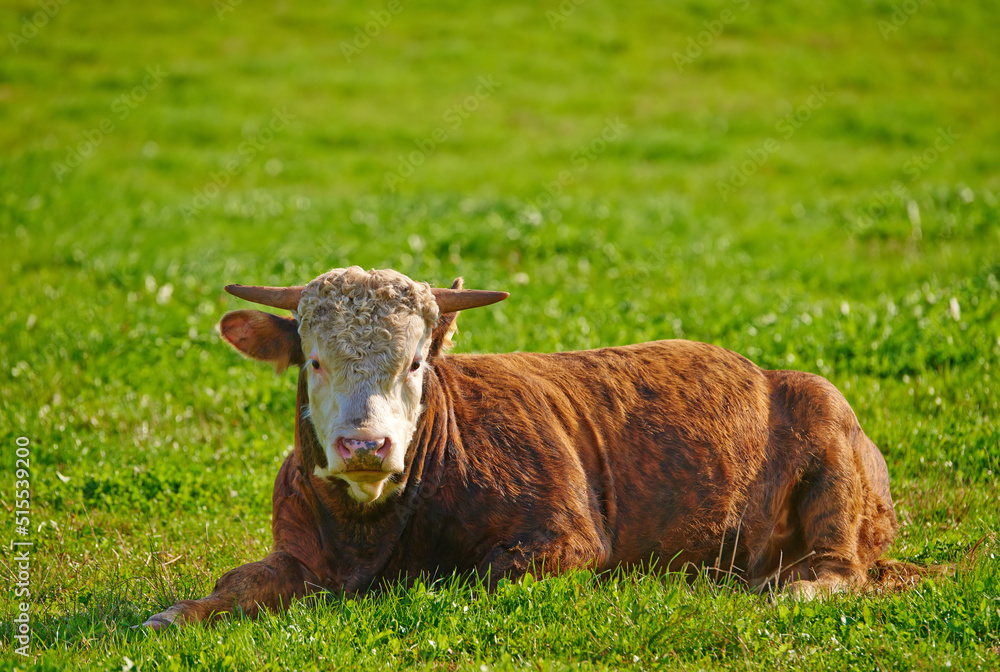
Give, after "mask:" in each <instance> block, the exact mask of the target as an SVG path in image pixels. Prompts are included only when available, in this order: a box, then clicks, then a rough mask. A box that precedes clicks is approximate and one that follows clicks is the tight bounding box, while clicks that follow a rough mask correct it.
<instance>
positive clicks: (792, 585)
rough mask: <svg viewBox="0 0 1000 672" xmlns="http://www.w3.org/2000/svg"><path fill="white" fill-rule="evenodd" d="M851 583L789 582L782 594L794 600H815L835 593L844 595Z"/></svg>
mask: <svg viewBox="0 0 1000 672" xmlns="http://www.w3.org/2000/svg"><path fill="white" fill-rule="evenodd" d="M850 589H851V582H850V581H847V580H845V579H840V578H836V579H834V578H826V579H824V578H819V579H816V580H814V581H804V580H803V581H791V582H789V583H788V584H787V585H785V588H784V591H783V592H784V594H785V595H788V596H789V597H791V598H792V599H795V600H815V599H816V598H821V597H829V596H831V595H833V594H835V593H846V592H847V591H848V590H850Z"/></svg>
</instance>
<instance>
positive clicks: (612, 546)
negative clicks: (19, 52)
mask: <svg viewBox="0 0 1000 672" xmlns="http://www.w3.org/2000/svg"><path fill="white" fill-rule="evenodd" d="M226 289H227V291H229V292H230V293H232V294H234V295H235V296H238V297H241V298H244V299H248V300H250V301H253V302H256V303H258V304H264V305H269V306H272V307H275V308H281V309H287V310H291V311H292V315H291V316H288V317H284V316H278V315H274V314H271V313H266V312H261V311H257V310H238V311H235V312H230V313H227V314H226V315H225V316H224V317H223V318H222V320H221V322H220V332H221V335H222V337H223V338H224V339H225V340H226V341H227V342H229V343H230V344H232V345H233V346H234V347H235V348H236V349H237V350H239V351H240V352H241V353H243V354H244V355H247V356H249V357H252V358H254V359H257V360H262V361H267V362H271V363H273V364H274V365H275V367H276V368H277V370H279V371H281V370H284V369H285V368H287V367H289V366H295V367H298V369H299V372H298V390H297V397H296V416H295V445H294V448H293V450H292V451H291V453H290V454H289V455H288V456H287V458H286V459H285V461H284V464H283V465H282V467H281V469H280V471H279V472H278V476H277V479H276V481H275V485H274V492H273V514H272V533H273V552H272V553H271V554H270V555H268V556H267V557H265V558H264V559H263V560H260V561H258V562H252V563H249V564H246V565H243V566H241V567H237V568H236V569H233V570H231V571H229V572H228V573H226V574H224V575H223V576H222V578H220V579H219V580H218V582H217V583H216V584H215V588H214V590H213V591H212V593H211V594H210V595H209V596H207V597H205V598H203V599H199V600H183V601H180V602H178V603H177V604H175V605H174V606H172V607H170V608H168V609H167V610H166V611H164V612H162V613H159V614H156V615H154V616H152V617H151V618H150V619H149V620H147V621H146V623H145V625H146V626H148V627H151V628H161V627H166V626H168V625H170V624H182V623H193V622H197V621H204V620H211V619H214V618H217V617H220V616H223V615H226V614H233V613H242V614H245V615H247V616H249V617H253V616H255V615H257V614H258V613H260V611H261V610H263V609H268V610H281V609H283V608H287V606H288V605H289V604H290V603H291V601H292V600H294V599H298V598H303V597H305V596H307V595H310V594H312V593H316V592H318V591H329V592H332V593H334V594H340V595H346V596H351V595H357V594H359V593H362V592H364V591H368V590H371V589H376V588H378V587H379V586H383V585H385V584H387V583H391V582H395V581H400V580H403V581H405V580H408V579H413V578H415V577H430V578H433V577H439V576H442V575H445V574H450V573H453V572H458V573H465V574H468V575H478V576H480V577H482V578H483V580H484V581H486V582H487V583H488V585H490V586H492V585H495V584H496V582H497V581H499V580H500V579H502V578H508V579H511V580H516V579H517V578H518V577H520V576H522V575H524V574H525V573H527V572H538V573H543V574H550V573H555V572H565V571H567V570H571V569H574V568H588V569H591V570H593V571H595V572H604V571H606V570H610V569H613V568H619V567H624V568H633V567H634V568H642V569H648V570H651V571H661V572H663V571H685V572H688V573H689V574H692V575H693V574H694V573H697V572H701V571H709V572H710V573H714V574H713V575H728V576H734V577H736V578H737V579H738V580H739V581H740V582H743V583H745V584H746V585H747V586H748V587H750V588H753V589H756V590H781V591H784V592H787V593H790V594H793V595H798V596H802V597H806V598H808V597H814V596H816V595H820V594H823V593H827V592H831V591H840V590H848V589H851V588H856V587H861V586H864V585H865V584H866V583H867V582H868V580H869V574H870V573H872V572H875V573H878V572H879V570H880V569H881V570H884V569H885V568H886V567H890V566H891V564H890V563H889V561H885V560H884V559H882V555H883V553H884V551H885V550H886V548H887V547H888V546H889V544H890V543H891V542H892V540H893V538H894V535H895V533H896V531H897V528H898V524H897V521H896V515H895V511H894V509H893V501H892V497H891V495H890V492H889V474H888V471H887V468H886V462H885V459H884V458H883V456H882V454H881V453H880V452H879V450H878V448H877V447H876V446H875V444H874V443H872V441H871V440H869V438H868V437H867V436H866V435H865V433H864V432H863V431H862V429H861V427H860V425H859V423H858V419H857V417H856V416H855V414H854V412H853V411H852V410H851V407H850V405H849V404H848V403H847V401H846V400H845V399H844V397H843V395H841V393H840V392H839V391H838V390H837V389H836V388H835V387H834V386H833V385H832V384H831V383H830V382H828V381H827V380H825V379H824V378H821V377H819V376H817V375H813V374H810V373H801V372H796V371H766V370H762V369H760V368H759V367H757V366H756V365H754V364H753V363H751V362H750V361H749V360H747V359H745V358H744V357H742V356H740V355H738V354H736V353H733V352H731V351H729V350H726V349H724V348H721V347H717V346H713V345H708V344H705V343H697V342H691V341H686V340H664V341H657V342H652V343H642V344H638V345H629V346H624V347H608V348H601V349H597V350H588V351H583V352H559V353H551V354H540V353H510V354H448V353H447V350H448V347H449V346H450V335H451V333H452V331H453V330H454V326H455V321H456V318H457V315H458V312H459V311H461V310H466V309H471V308H475V307H480V306H485V305H489V304H491V303H494V302H497V301H500V300H502V299H504V298H506V297H507V296H508V295H507V293H505V292H487V291H476V290H465V289H462V288H461V279H459V280H457V281H456V283H455V284H454V285H453V286H452V287H451V288H450V289H437V288H431V287H429V286H428V285H427V284H426V283H420V282H414V281H413V280H411V279H409V278H408V277H406V276H404V275H402V274H400V273H397V272H395V271H391V270H378V271H371V272H365V271H363V270H362V269H361V268H358V267H351V268H343V269H334V270H332V271H330V272H328V273H325V274H323V275H321V276H319V277H318V278H316V279H315V280H313V281H312V282H310V283H309V284H308V285H306V286H299V287H282V288H273V287H245V286H241V285H230V286H228V287H226ZM897 564H899V565H901V564H902V563H897Z"/></svg>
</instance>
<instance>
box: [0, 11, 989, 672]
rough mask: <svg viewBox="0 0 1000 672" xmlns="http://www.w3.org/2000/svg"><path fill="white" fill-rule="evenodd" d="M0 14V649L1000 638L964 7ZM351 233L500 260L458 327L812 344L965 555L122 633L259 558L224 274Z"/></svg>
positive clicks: (384, 252) (750, 651)
mask: <svg viewBox="0 0 1000 672" xmlns="http://www.w3.org/2000/svg"><path fill="white" fill-rule="evenodd" d="M0 5H2V6H3V9H4V12H3V13H2V16H3V19H2V22H0V25H2V27H3V31H2V32H3V34H4V35H5V36H6V37H5V39H4V44H3V45H2V47H0V48H2V49H3V50H4V51H3V57H2V59H0V146H2V147H3V152H2V154H0V250H2V254H0V257H2V258H0V287H2V288H3V291H2V293H0V325H2V338H0V369H2V375H0V399H2V426H0V444H2V446H3V455H4V457H3V465H2V469H0V474H2V478H3V484H2V486H0V503H2V504H3V514H4V516H5V519H4V525H3V526H2V529H3V530H4V532H3V535H2V538H0V547H2V548H3V557H2V563H3V571H4V576H5V578H6V586H5V587H6V590H7V595H8V596H7V597H6V598H5V599H4V600H3V601H2V602H0V642H2V650H0V669H3V670H27V669H37V670H60V671H61V670H70V669H95V670H116V671H117V670H136V669H138V670H183V669H188V668H198V669H207V670H306V669H388V670H396V669H418V668H419V669H441V670H494V669H496V670H506V669H511V670H520V669H524V670H528V669H545V670H548V669H552V670H562V669H578V668H580V669H665V670H699V669H746V668H750V667H753V668H754V669H796V670H799V669H801V670H823V669H836V670H841V669H843V670H846V669H858V670H860V669H880V670H881V669H885V670H888V669H943V668H947V667H950V668H951V669H966V670H974V669H983V670H995V669H997V667H998V665H1000V662H998V661H1000V563H998V560H997V555H998V554H1000V544H998V539H997V532H996V531H997V529H998V525H1000V492H998V490H997V478H998V470H1000V406H998V398H1000V394H998V392H1000V389H998V388H1000V379H998V377H997V376H998V368H997V367H998V361H1000V359H998V355H1000V203H998V195H1000V173H998V172H997V167H998V165H1000V152H998V149H997V148H998V147H1000V115H997V113H996V112H997V109H998V106H1000V51H998V50H997V49H996V48H995V46H994V45H995V36H996V35H997V34H998V32H1000V18H998V15H997V13H996V11H995V8H994V7H993V6H992V3H988V2H985V1H977V2H964V3H945V2H941V3H929V2H922V1H921V0H912V2H890V1H887V0H876V1H872V2H865V3H861V4H860V5H857V6H855V5H851V6H848V5H844V6H841V5H839V4H837V3H825V4H811V3H809V4H806V3H792V2H770V3H766V4H765V3H761V2H753V1H752V0H723V1H719V2H709V3H692V2H682V3H662V4H661V3H630V4H625V5H621V4H616V3H609V2H602V1H601V0H576V1H575V2H573V1H568V0H567V1H566V2H562V3H561V4H560V3H558V2H556V0H551V2H543V3H540V4H537V5H531V4H530V3H518V2H508V1H505V0H501V1H500V2H491V3H478V2H473V3H462V2H422V3H418V2H413V3H411V2H409V1H408V0H393V1H392V2H381V1H380V0H374V1H366V2H362V3H334V4H332V5H326V4H322V5H319V4H317V5H308V6H307V5H304V4H302V3H289V2H285V1H279V2H271V3H264V4H258V3H250V2H240V1H239V0H216V2H214V3H207V2H203V3H187V2H181V3H157V4H154V5H143V4H141V3H139V4H134V3H126V2H121V1H120V0H116V1H114V2H109V3H102V4H101V5H100V6H99V7H97V6H91V5H88V4H86V3H77V2H74V1H72V0H69V1H65V2H64V1H62V0H58V1H57V0H52V1H51V2H28V1H22V0H18V1H16V2H12V1H10V0H0ZM350 264H358V265H361V266H363V267H365V268H394V269H396V270H399V271H400V272H402V273H405V274H407V275H409V276H410V277H412V278H414V279H417V280H426V281H428V282H430V283H431V284H432V285H437V286H447V285H448V283H450V281H451V280H452V278H454V277H455V276H458V275H462V276H464V277H465V284H466V287H470V288H482V289H502V290H507V291H510V292H511V297H510V298H509V299H508V300H506V301H504V302H503V303H500V304H497V305H495V306H490V307H488V308H482V309H478V310H475V311H470V312H469V313H468V314H465V315H462V316H461V317H460V318H459V321H458V327H459V332H458V335H457V337H456V351H459V352H507V351H515V350H533V351H556V350H569V349H584V348H592V347H599V346H606V345H622V344H627V343H635V342H640V341H645V340H653V339H659V338H688V339H693V340H700V341H706V342H709V343H714V344H717V345H721V346H724V347H726V348H729V349H731V350H734V351H736V352H738V353H741V354H743V355H745V356H747V357H749V358H750V359H751V360H753V361H755V362H756V363H757V364H759V365H761V366H764V367H766V368H773V369H777V368H793V369H800V370H803V371H811V372H815V373H818V374H821V375H823V376H826V377H827V378H829V379H830V380H831V381H832V382H833V383H834V384H835V385H837V386H838V387H839V388H840V390H841V391H842V392H843V393H844V395H845V396H846V398H847V399H848V401H849V402H850V403H851V405H852V406H853V407H854V409H855V411H856V413H857V415H858V418H859V420H860V422H861V425H862V427H863V428H864V429H865V431H866V432H867V434H868V435H869V436H870V437H871V438H872V440H873V441H874V442H875V443H876V444H877V445H878V446H879V447H880V449H881V450H882V452H883V454H884V455H885V457H886V460H887V462H888V466H889V472H890V475H891V478H892V484H893V485H892V489H893V495H894V497H895V501H896V509H897V513H898V515H899V518H900V521H901V523H902V529H901V530H900V533H899V535H898V538H897V541H896V543H895V544H894V546H893V547H892V548H891V549H890V552H889V555H890V556H891V557H893V558H896V559H899V560H906V561H910V562H917V563H932V564H933V563H947V564H951V565H954V566H955V567H956V571H955V572H954V574H953V575H951V576H949V577H947V578H941V579H934V580H928V581H925V582H924V583H922V584H921V585H919V586H918V587H916V588H915V589H913V590H911V591H908V592H905V593H901V594H893V595H869V596H859V595H847V596H835V597H831V598H828V599H823V600H819V601H815V602H809V603H798V602H793V601H789V600H784V599H781V598H778V599H777V600H769V599H767V598H766V597H760V596H755V595H752V594H749V593H747V592H746V591H743V590H742V589H740V587H739V586H738V585H725V584H723V585H720V584H716V583H712V582H709V581H707V580H698V581H696V582H695V583H694V584H693V585H688V584H687V583H686V582H685V581H684V580H683V579H681V578H680V577H675V576H658V577H654V576H646V575H641V574H629V573H624V574H622V575H618V576H613V577H595V576H593V575H591V574H588V573H585V572H577V573H573V574H569V575H566V576H562V577H559V578H553V579H544V580H532V579H527V580H524V581H522V582H519V583H516V584H512V583H506V584H504V585H501V587H500V589H499V590H497V591H496V592H494V593H491V594H484V593H483V591H481V590H478V589H477V587H476V586H475V585H469V584H467V583H462V582H460V581H457V580H454V581H445V582H443V583H438V584H433V585H424V584H418V585H416V586H414V587H412V588H409V589H398V590H396V591H390V592H387V593H384V594H381V595H377V596H370V597H365V598H363V599H358V600H345V599H340V598H335V597H330V598H329V599H324V600H318V601H313V602H310V603H299V604H296V605H295V606H294V607H293V608H292V609H291V610H290V611H289V612H288V613H286V614H281V615H275V616H273V617H269V618H267V619H264V620H261V621H257V622H241V621H234V622H226V623H222V624H220V625H218V626H216V627H211V628H209V627H201V628H191V629H185V630H181V631H176V632H166V633H149V632H144V631H141V630H133V629H131V626H133V625H136V624H138V623H141V622H142V621H143V620H144V619H145V618H147V617H148V616H149V615H150V614H152V613H155V612H157V611H160V610H161V609H162V608H164V607H166V606H168V605H169V604H172V603H173V602H174V601H175V600H177V599H182V598H195V597H201V596H204V595H206V594H207V593H208V592H209V590H210V589H211V586H212V584H213V582H214V581H215V579H216V578H218V577H219V576H220V575H221V574H222V573H223V572H224V571H226V570H228V569H230V568H232V567H234V566H236V565H238V564H241V563H245V562H248V561H252V560H256V559H259V558H261V557H263V556H264V555H265V554H266V553H267V551H268V549H269V543H270V502H271V499H270V497H271V486H272V484H273V479H274V476H275V474H276V473H277V469H278V467H279V465H280V463H281V461H282V459H283V458H284V456H285V454H286V453H287V451H288V450H289V448H290V446H291V444H292V431H293V426H292V421H293V414H294V408H293V407H294V386H295V382H294V378H293V377H292V376H293V374H292V373H286V374H284V375H282V376H275V374H274V373H273V371H272V370H271V369H270V368H269V367H267V366H265V365H261V364H256V363H253V362H250V361H246V360H243V359H241V358H240V357H239V355H238V354H236V353H235V352H234V351H233V350H232V349H231V348H229V347H228V346H226V345H225V344H224V343H222V342H221V340H220V338H219V336H218V334H217V332H216V327H215V325H216V323H217V322H218V320H219V318H220V317H221V316H222V315H223V313H224V312H225V311H226V310H230V309H234V308H237V307H246V305H245V304H241V302H238V301H237V300H235V299H233V298H232V297H230V296H228V295H227V294H225V293H224V292H223V290H222V287H223V285H225V284H227V283H233V282H239V283H247V284H257V283H259V284H273V285H281V284H295V283H301V282H305V281H307V280H309V279H311V278H313V277H315V276H316V275H318V274H319V273H321V272H323V271H326V270H328V269H329V268H332V267H336V266H344V265H350ZM21 437H23V439H22V438H21ZM24 439H26V441H25V440H24ZM22 443H27V445H25V446H23V448H24V449H25V451H24V452H26V453H27V454H28V455H29V457H27V458H25V459H27V460H30V467H29V468H28V469H27V470H26V471H27V472H28V473H26V474H24V475H19V474H18V465H17V464H16V459H17V448H18V446H19V445H20V444H22ZM17 481H28V483H27V486H26V487H24V486H22V485H17V486H15V484H16V483H17ZM25 489H27V490H29V491H30V507H29V509H28V514H27V516H24V515H23V514H18V513H17V511H18V510H19V508H20V506H21V505H20V504H18V501H19V500H21V499H22V498H21V497H20V496H16V492H17V491H22V490H25ZM23 517H27V518H28V521H27V524H23V525H22V524H21V523H20V522H18V519H19V518H23ZM19 528H24V529H23V530H19ZM22 532H23V534H22ZM15 541H19V542H23V541H30V542H31V543H32V544H33V545H32V546H13V545H12V542H15ZM23 553H27V557H28V560H21V559H19V558H21V557H22V556H21V555H19V554H23ZM22 562H23V563H26V564H25V565H24V566H25V567H27V569H25V570H24V571H26V572H27V573H28V578H27V579H25V580H23V581H22V580H21V579H19V572H21V571H22V569H20V568H21V567H22V565H21V564H20V563H22ZM19 583H23V584H25V585H24V586H22V587H26V588H27V589H28V590H29V593H30V595H29V596H28V597H23V596H24V595H26V594H25V593H20V595H21V596H18V593H17V591H19V590H20V589H21V587H19ZM22 602H24V603H25V604H27V605H28V610H27V612H24V613H27V614H28V615H29V617H30V641H29V642H28V643H27V645H24V644H23V643H22V642H20V641H18V640H17V639H16V637H17V635H18V633H19V629H18V624H17V623H16V622H15V619H17V618H19V617H20V614H22V611H21V609H20V604H21V603H22ZM22 646H26V648H25V649H23V652H24V653H27V656H23V655H20V654H18V653H17V652H16V651H15V650H16V649H18V648H21V647H22Z"/></svg>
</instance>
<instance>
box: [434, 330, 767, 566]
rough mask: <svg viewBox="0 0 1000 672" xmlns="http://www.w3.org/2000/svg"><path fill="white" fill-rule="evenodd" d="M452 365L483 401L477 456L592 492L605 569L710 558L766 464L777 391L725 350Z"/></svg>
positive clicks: (529, 356)
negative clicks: (490, 455) (772, 393)
mask: <svg viewBox="0 0 1000 672" xmlns="http://www.w3.org/2000/svg"><path fill="white" fill-rule="evenodd" d="M449 362H450V363H451V364H452V365H453V366H454V367H455V369H456V371H457V372H460V378H461V383H462V384H461V386H460V387H461V389H462V390H463V392H462V394H463V395H467V399H466V400H467V401H472V402H474V403H470V404H467V405H466V406H465V408H467V409H474V414H470V415H468V416H467V417H464V418H463V420H464V422H462V424H463V425H464V426H465V429H463V437H464V436H465V435H466V433H468V434H469V435H470V436H471V437H475V438H474V440H473V441H472V442H471V444H472V445H470V446H469V450H470V453H471V452H474V451H476V450H484V451H487V452H489V451H491V450H493V446H495V444H496V443H497V442H499V443H501V444H503V446H504V449H503V451H502V453H503V460H504V462H505V465H506V466H505V468H507V469H509V470H510V471H512V472H515V479H517V478H524V479H526V480H531V479H532V478H540V479H549V480H553V479H555V480H558V481H562V482H563V483H564V484H565V492H564V493H562V495H561V496H563V497H573V496H578V495H579V493H580V491H581V489H583V490H585V491H586V493H587V497H586V502H585V503H586V505H587V506H588V507H589V509H590V512H589V513H590V517H589V520H590V521H592V523H593V524H594V525H596V526H598V527H599V528H600V529H598V534H599V535H600V536H601V537H602V539H604V540H605V541H606V542H607V544H608V553H607V554H606V557H605V558H604V560H605V563H604V564H606V565H607V566H615V565H618V564H621V563H641V562H646V561H649V560H650V559H651V556H655V557H656V558H658V559H660V560H661V561H663V556H666V558H665V560H670V559H671V558H672V557H673V555H674V554H675V553H677V552H679V551H684V554H682V556H679V558H678V561H685V560H691V561H694V562H701V561H703V560H704V558H703V557H701V556H702V555H704V554H705V553H709V552H717V550H718V539H719V536H720V533H722V532H723V531H724V530H725V529H727V527H730V526H732V525H734V524H736V520H737V519H738V517H739V516H740V513H741V511H740V510H739V509H740V508H741V507H742V502H743V501H744V500H745V499H746V496H747V491H748V489H749V488H750V487H751V485H752V484H753V483H754V481H755V480H756V479H757V477H758V474H759V472H760V471H761V469H762V468H763V467H764V463H765V457H766V456H765V453H766V447H767V442H768V416H769V403H770V402H769V389H770V388H769V383H768V381H767V379H766V378H765V376H764V374H763V372H762V371H761V370H760V369H759V368H758V367H757V366H755V365H754V364H753V363H751V362H750V361H749V360H747V359H745V358H743V357H741V356H739V355H737V354H735V353H733V352H730V351H728V350H725V349H723V348H719V347H716V346H712V345H708V344H704V343H696V342H691V341H683V340H670V341H657V342H653V343H643V344H639V345H632V346H624V347H617V348H603V349H599V350H588V351H580V352H565V353H553V354H538V353H515V354H507V355H482V356H474V355H465V356H454V357H450V358H449ZM470 456H471V454H470ZM473 459H475V458H473ZM486 461H487V462H488V461H489V460H486ZM522 491H523V492H526V493H529V496H530V494H531V492H532V489H531V488H528V487H525V488H522ZM523 504H527V505H530V503H528V502H523ZM541 504H542V505H544V504H545V503H544V502H541Z"/></svg>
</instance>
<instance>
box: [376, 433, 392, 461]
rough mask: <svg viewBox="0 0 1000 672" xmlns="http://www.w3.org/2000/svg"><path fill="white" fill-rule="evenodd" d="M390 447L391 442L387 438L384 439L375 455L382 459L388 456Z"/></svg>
mask: <svg viewBox="0 0 1000 672" xmlns="http://www.w3.org/2000/svg"><path fill="white" fill-rule="evenodd" d="M390 447H392V441H390V440H389V437H386V439H385V441H383V442H382V445H381V447H379V449H378V450H376V451H375V454H376V455H378V456H379V457H381V458H383V459H384V458H385V456H386V455H388V454H389V448H390Z"/></svg>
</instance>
